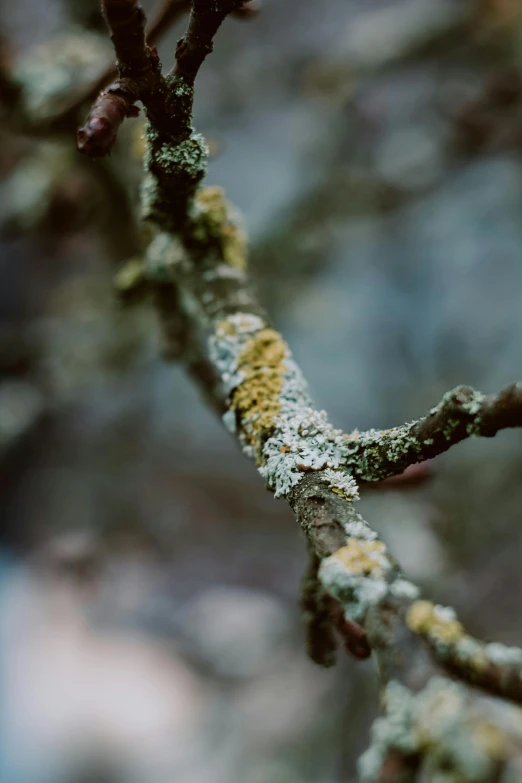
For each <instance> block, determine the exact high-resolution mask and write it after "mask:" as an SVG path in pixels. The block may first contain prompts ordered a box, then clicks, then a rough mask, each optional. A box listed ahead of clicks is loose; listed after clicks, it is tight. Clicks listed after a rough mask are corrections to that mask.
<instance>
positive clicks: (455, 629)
mask: <svg viewBox="0 0 522 783" xmlns="http://www.w3.org/2000/svg"><path fill="white" fill-rule="evenodd" d="M406 624H407V625H408V628H409V629H410V630H411V631H413V633H416V634H423V635H426V636H429V637H430V638H432V639H433V640H434V641H440V642H444V643H445V644H452V643H455V642H458V641H459V640H461V639H462V638H463V637H464V636H465V633H464V628H463V627H462V624H461V623H459V621H458V620H456V619H449V618H446V617H444V616H443V615H441V614H440V612H438V611H437V607H436V606H435V604H433V603H432V602H431V601H414V603H413V604H412V605H411V606H410V608H409V609H408V613H407V615H406Z"/></svg>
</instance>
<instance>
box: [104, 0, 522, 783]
mask: <svg viewBox="0 0 522 783" xmlns="http://www.w3.org/2000/svg"><path fill="white" fill-rule="evenodd" d="M106 6H111V8H110V12H107V17H108V19H109V22H110V24H111V25H112V33H113V38H114V39H115V44H116V47H117V51H118V54H119V56H120V52H121V55H122V63H121V64H120V87H119V88H117V89H116V91H115V94H117V95H118V96H119V97H120V98H122V99H123V100H127V95H128V100H130V99H131V98H136V99H139V100H140V101H142V103H143V104H144V106H145V109H146V111H147V115H148V119H149V126H148V130H147V154H146V156H145V178H144V184H143V190H142V211H143V216H144V219H145V220H147V222H148V223H149V226H150V228H151V233H152V236H153V238H152V241H151V243H150V245H149V246H148V249H147V251H146V259H145V270H146V272H145V273H146V277H147V279H148V281H149V283H148V284H149V286H150V287H151V288H152V289H154V290H155V291H156V303H157V305H158V310H159V314H160V321H161V323H162V325H163V329H164V330H165V335H166V338H167V341H169V340H170V342H171V345H172V346H173V347H174V350H173V353H174V354H175V355H176V356H179V357H181V358H182V359H184V360H186V361H187V362H188V364H189V366H190V356H192V357H193V356H194V355H198V357H199V359H200V358H201V354H200V353H199V352H200V351H201V342H200V336H202V335H204V337H205V340H206V343H204V346H205V347H204V348H203V355H204V360H205V366H206V368H207V370H209V371H210V375H209V374H208V373H207V372H206V373H205V376H204V378H205V380H204V379H203V376H202V375H201V374H199V373H193V375H194V376H195V378H196V380H197V381H198V383H199V384H200V386H202V387H203V389H204V391H205V393H206V394H207V395H208V396H210V397H211V399H213V400H214V401H215V400H219V405H218V406H217V407H220V406H222V407H221V410H223V411H224V415H223V421H224V423H225V425H226V426H227V428H228V429H229V431H230V432H231V433H233V434H234V436H235V437H236V438H237V440H238V442H239V444H240V446H241V448H242V450H243V452H244V453H245V455H246V456H247V457H248V458H250V459H252V460H253V461H254V462H255V464H256V466H257V468H258V470H259V473H260V474H261V476H262V477H263V479H264V481H265V483H266V485H267V488H268V489H269V490H270V491H271V492H273V494H274V495H275V496H276V497H281V498H284V499H285V500H286V501H287V502H288V503H289V505H290V506H291V508H292V509H293V511H294V512H295V515H296V518H297V521H298V522H299V524H300V526H301V529H302V530H303V532H304V534H305V536H306V538H307V542H308V546H309V550H310V567H309V571H308V573H307V575H306V577H305V581H304V585H303V608H304V611H305V615H306V621H307V628H308V642H309V648H310V651H311V653H312V655H313V657H314V658H315V660H317V661H319V662H321V663H323V664H331V663H332V662H333V658H334V654H335V646H336V638H342V639H343V641H344V643H345V646H346V647H347V648H348V649H349V650H350V651H351V652H352V653H354V654H355V655H356V656H358V657H365V656H366V655H367V654H368V653H369V652H370V651H371V652H372V654H373V657H374V659H375V661H376V664H377V669H378V673H379V677H380V680H381V688H382V700H383V716H382V717H381V718H380V719H379V720H378V721H377V722H376V724H375V727H374V730H373V735H372V743H371V746H370V748H369V750H368V751H367V753H366V754H365V755H364V756H363V757H362V759H361V762H360V768H359V771H360V780H361V781H364V782H365V783H379V782H380V783H385V782H386V783H394V782H395V783H401V782H404V781H415V780H426V781H428V780H430V781H432V780H433V781H435V780H441V781H442V780H444V781H445V783H446V782H447V783H457V782H458V783H501V782H502V783H508V781H514V780H520V779H522V772H521V764H522V731H520V730H519V731H518V733H517V721H514V720H512V718H513V713H512V712H510V710H512V709H514V708H512V707H511V706H510V705H508V704H507V702H505V701H502V702H498V703H496V702H493V700H489V701H488V700H484V699H483V698H482V696H481V689H485V690H487V691H488V692H489V693H491V694H494V695H497V696H498V695H500V696H503V697H505V698H506V699H509V700H511V701H514V702H517V703H520V702H521V696H522V689H521V687H520V682H521V680H520V672H521V671H522V669H521V661H522V651H520V650H517V649H511V648H506V647H503V646H502V645H486V644H482V643H479V642H477V641H475V640H473V639H472V638H471V637H470V636H469V635H468V634H466V633H465V631H464V630H463V628H462V626H461V625H460V623H459V622H458V621H457V619H456V617H455V615H454V613H453V612H452V610H448V609H444V608H442V607H436V606H433V605H432V604H431V603H429V602H426V601H424V600H422V599H421V597H420V591H419V589H418V588H417V587H416V586H415V585H413V584H412V583H411V582H409V581H408V580H407V579H406V578H405V576H404V574H403V573H402V571H401V568H400V566H399V564H398V563H397V562H396V561H395V559H394V558H393V557H392V556H391V554H390V553H389V552H388V550H387V547H386V545H385V544H384V543H383V542H382V541H381V540H380V539H379V537H378V536H377V534H376V533H375V532H374V531H373V530H372V529H371V527H370V526H369V525H368V524H367V523H366V522H365V520H363V519H362V517H361V516H360V515H359V514H358V513H357V511H356V510H355V506H356V502H357V500H358V484H357V481H358V480H362V479H364V480H375V479H380V478H384V477H386V476H391V475H394V474H396V473H400V472H402V471H403V470H404V468H405V467H406V466H408V465H410V464H412V463H414V462H417V461H419V460H424V459H428V458H431V457H433V456H436V455H437V454H440V453H442V452H443V451H445V450H447V449H448V448H449V447H450V446H451V445H453V444H454V443H457V442H458V441H460V440H462V439H463V438H465V437H468V436H471V435H484V436H487V437H490V436H491V435H493V434H494V433H495V432H496V431H497V430H499V429H502V428H504V427H508V426H511V427H512V426H517V427H518V426H521V425H522V418H521V408H522V405H521V396H522V391H521V390H522V386H521V384H514V385H512V386H510V387H508V388H507V389H505V390H504V391H503V392H501V393H500V394H499V395H493V396H491V397H484V396H483V395H481V394H478V393H477V392H474V391H473V390H470V389H468V388H466V387H459V388H458V389H456V390H454V391H453V392H449V393H448V394H447V395H445V397H444V398H443V400H442V402H441V403H440V404H439V405H438V406H437V407H436V408H434V409H433V410H432V411H431V412H430V414H429V415H428V416H427V417H425V418H424V419H421V420H420V421H418V422H415V423H413V424H407V425H404V426H403V427H398V428H395V429H394V430H387V431H384V432H376V431H370V432H365V433H358V432H354V433H352V434H349V435H346V434H344V433H342V432H341V431H339V430H337V429H335V428H334V427H333V426H332V425H331V423H330V422H329V421H328V418H327V415H326V413H325V412H324V411H319V410H317V409H316V408H315V407H314V405H313V403H312V400H311V398H310V395H309V392H308V387H307V384H306V382H305V380H304V378H303V375H302V373H301V371H300V369H299V367H298V365H297V364H296V362H295V361H294V359H293V357H292V355H291V352H290V350H289V348H288V345H287V344H286V343H285V341H284V340H283V338H282V337H281V335H280V334H279V333H278V332H277V331H276V330H275V329H274V328H273V326H272V325H271V324H270V322H269V320H268V319H267V316H266V314H265V312H264V310H263V308H262V307H261V306H260V305H259V303H258V302H257V301H256V299H255V297H254V295H253V294H252V291H251V290H250V287H249V283H248V275H247V263H246V246H245V234H244V231H243V229H242V226H241V223H240V221H239V220H238V218H237V215H236V213H235V210H234V209H233V208H232V207H231V205H230V204H228V202H227V201H226V200H225V198H224V194H223V192H222V191H221V190H220V189H219V188H211V187H206V188H202V187H200V183H201V180H202V178H203V176H204V174H205V171H206V160H207V151H206V146H205V144H204V141H203V140H202V139H201V137H199V136H198V135H197V134H195V133H194V132H193V130H192V118H191V112H192V99H193V82H194V79H195V76H196V74H197V71H198V69H199V67H200V66H201V63H202V62H203V60H204V58H205V56H206V55H207V54H208V53H209V52H210V51H211V49H212V38H213V36H214V34H215V32H216V31H217V30H218V28H219V26H220V25H221V23H222V21H223V19H224V18H225V17H226V16H227V14H228V13H230V12H231V11H233V10H234V9H235V10H239V9H240V8H241V7H242V4H241V3H239V2H232V0H193V5H192V12H191V17H190V22H189V26H188V30H187V33H186V35H185V37H184V38H183V39H182V42H181V43H180V44H179V46H178V49H177V53H176V61H177V64H176V68H175V69H174V72H173V73H172V74H171V75H169V76H168V77H165V78H164V77H163V76H162V75H161V71H160V68H159V64H158V63H157V61H156V59H155V55H154V52H153V51H151V50H150V49H148V48H147V46H146V43H145V41H144V38H143V17H142V15H141V13H140V12H138V11H137V10H136V3H135V2H133V1H132V0H127V2H125V0H106ZM120 12H121V15H122V16H121V19H122V21H121V25H120V22H118V21H117V20H118V19H120V16H119V14H120ZM115 20H116V21H115ZM119 25H120V26H119ZM123 30H127V33H128V34H129V35H130V36H131V37H132V40H133V44H132V46H131V45H130V38H129V40H128V41H121V40H120V39H119V36H120V34H121V33H122V31H123ZM154 84H155V86H154V87H151V85H154ZM121 85H123V86H121ZM126 90H128V94H127V95H125V91H126ZM91 117H92V115H91ZM95 132H96V129H95ZM140 285H141V282H140ZM189 335H192V336H189ZM193 338H194V339H193ZM190 345H193V346H196V353H193V352H192V351H191V350H190V349H189V346H190ZM199 359H198V360H199ZM209 377H211V378H212V381H211V382H210V385H209V383H208V378H209ZM450 673H451V674H450ZM453 675H457V676H458V680H457V681H455V680H454V679H453V678H452V677H453ZM470 683H471V684H473V685H474V686H478V688H477V687H469V684H470ZM498 710H500V713H501V715H502V716H503V718H504V719H505V720H502V721H499V720H498V715H499V712H498ZM516 715H517V720H518V721H520V722H522V715H521V714H520V713H519V712H518V711H517V712H516Z"/></svg>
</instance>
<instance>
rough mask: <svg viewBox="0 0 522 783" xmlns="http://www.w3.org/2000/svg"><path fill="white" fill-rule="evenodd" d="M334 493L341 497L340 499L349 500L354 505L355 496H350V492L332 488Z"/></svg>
mask: <svg viewBox="0 0 522 783" xmlns="http://www.w3.org/2000/svg"><path fill="white" fill-rule="evenodd" d="M330 489H331V490H332V492H334V493H335V494H336V495H339V497H341V498H343V499H344V500H347V501H348V503H352V501H353V499H354V496H353V495H349V494H348V492H346V491H345V490H344V489H341V488H340V487H332V486H331V487H330Z"/></svg>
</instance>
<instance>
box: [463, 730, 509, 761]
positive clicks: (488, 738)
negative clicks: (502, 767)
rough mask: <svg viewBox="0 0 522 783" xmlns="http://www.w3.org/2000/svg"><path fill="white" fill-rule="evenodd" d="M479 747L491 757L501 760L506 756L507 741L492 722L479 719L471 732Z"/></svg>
mask: <svg viewBox="0 0 522 783" xmlns="http://www.w3.org/2000/svg"><path fill="white" fill-rule="evenodd" d="M472 736H473V739H474V740H475V742H476V743H477V745H479V747H480V748H481V749H482V750H483V751H484V752H485V753H486V754H487V755H488V756H489V757H490V758H492V759H495V760H496V761H502V760H503V759H505V757H506V752H507V741H506V737H505V735H503V734H502V732H501V731H500V730H499V729H498V728H497V727H496V726H494V725H493V724H492V723H489V722H486V721H481V722H480V723H478V724H477V725H476V726H475V727H474V729H473V733H472Z"/></svg>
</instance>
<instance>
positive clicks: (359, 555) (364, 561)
mask: <svg viewBox="0 0 522 783" xmlns="http://www.w3.org/2000/svg"><path fill="white" fill-rule="evenodd" d="M385 553H386V546H385V545H384V544H383V542H382V541H379V539H376V540H374V541H364V540H363V541H360V540H358V539H357V538H351V539H350V540H349V541H348V543H347V544H346V546H343V547H341V549H338V550H337V552H335V554H334V555H332V557H334V558H336V559H337V560H339V561H340V562H341V563H342V564H343V565H344V566H346V568H347V569H348V570H349V571H350V572H351V573H352V574H354V575H357V576H358V575H364V576H373V577H382V576H383V575H384V571H385V569H386V565H387V558H386V557H385Z"/></svg>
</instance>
